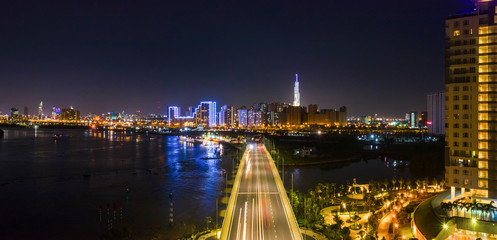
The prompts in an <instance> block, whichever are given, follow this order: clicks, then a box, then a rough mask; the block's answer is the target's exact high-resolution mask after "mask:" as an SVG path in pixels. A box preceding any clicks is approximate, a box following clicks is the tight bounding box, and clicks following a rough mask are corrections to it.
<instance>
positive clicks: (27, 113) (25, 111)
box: [24, 106, 29, 117]
mask: <svg viewBox="0 0 497 240" xmlns="http://www.w3.org/2000/svg"><path fill="white" fill-rule="evenodd" d="M24 117H29V111H28V107H27V106H24Z"/></svg>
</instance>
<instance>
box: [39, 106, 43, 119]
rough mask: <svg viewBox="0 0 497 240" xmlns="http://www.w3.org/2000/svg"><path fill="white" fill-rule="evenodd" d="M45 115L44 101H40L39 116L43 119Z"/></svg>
mask: <svg viewBox="0 0 497 240" xmlns="http://www.w3.org/2000/svg"><path fill="white" fill-rule="evenodd" d="M42 117H43V102H40V106H38V118H39V119H41V118H42Z"/></svg>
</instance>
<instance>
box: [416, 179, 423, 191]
mask: <svg viewBox="0 0 497 240" xmlns="http://www.w3.org/2000/svg"><path fill="white" fill-rule="evenodd" d="M422 184H423V182H422V181H421V180H419V179H416V187H417V189H419V188H421V185H422Z"/></svg>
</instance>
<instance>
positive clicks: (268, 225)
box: [223, 144, 302, 240]
mask: <svg viewBox="0 0 497 240" xmlns="http://www.w3.org/2000/svg"><path fill="white" fill-rule="evenodd" d="M266 153H267V152H266V150H265V148H263V147H262V145H259V144H249V146H248V150H247V152H246V154H245V157H244V159H242V161H245V163H244V164H241V165H240V166H241V167H242V169H239V171H241V172H240V173H241V174H242V175H241V178H240V182H239V188H238V189H237V192H236V193H232V194H235V195H234V197H235V200H234V207H233V209H232V212H231V218H228V219H230V221H229V223H228V222H225V223H224V224H225V225H226V224H229V225H226V226H223V228H225V227H229V229H228V232H227V236H226V239H236V240H238V239H240V240H245V239H260V240H264V239H267V240H277V239H282V240H283V239H302V236H301V235H300V231H299V230H298V229H297V230H295V226H296V220H295V217H294V215H293V213H292V212H289V211H288V205H287V207H286V208H285V206H284V205H283V203H284V202H283V201H285V199H287V198H286V196H285V199H284V198H283V197H282V195H280V194H286V193H285V192H283V193H281V192H280V189H281V187H278V185H277V182H276V177H278V176H279V175H278V174H277V173H276V174H275V173H274V171H275V169H276V168H275V167H274V163H270V162H269V161H270V159H269V158H268V156H267V154H266ZM271 164H273V165H271ZM283 191H284V190H283ZM286 201H288V200H286ZM290 211H291V210H290ZM291 221H293V223H291ZM292 226H293V227H292ZM297 228H298V227H297Z"/></svg>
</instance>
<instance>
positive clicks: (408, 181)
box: [406, 178, 411, 188]
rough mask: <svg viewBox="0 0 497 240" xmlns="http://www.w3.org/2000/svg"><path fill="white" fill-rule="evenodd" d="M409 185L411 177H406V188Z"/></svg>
mask: <svg viewBox="0 0 497 240" xmlns="http://www.w3.org/2000/svg"><path fill="white" fill-rule="evenodd" d="M410 186H411V179H410V178H408V179H407V180H406V188H409V187H410Z"/></svg>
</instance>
